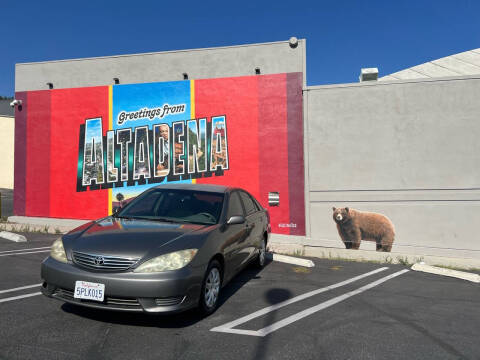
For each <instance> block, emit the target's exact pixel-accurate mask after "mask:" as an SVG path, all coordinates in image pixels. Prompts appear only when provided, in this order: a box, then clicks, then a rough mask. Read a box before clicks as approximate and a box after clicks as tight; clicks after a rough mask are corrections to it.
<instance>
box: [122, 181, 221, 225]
mask: <svg viewBox="0 0 480 360" xmlns="http://www.w3.org/2000/svg"><path fill="white" fill-rule="evenodd" d="M223 198H224V194H222V193H213V192H204V191H195V190H176V189H175V190H172V189H153V190H148V191H146V192H144V193H143V194H140V195H139V196H138V197H137V198H135V199H134V200H132V201H131V202H130V203H129V204H128V205H126V206H125V207H124V208H123V209H121V210H120V211H119V212H118V213H117V214H116V216H117V217H122V218H135V219H148V220H158V221H167V222H181V223H183V222H185V223H197V224H208V225H210V224H217V223H218V221H219V218H220V213H221V211H222V206H223Z"/></svg>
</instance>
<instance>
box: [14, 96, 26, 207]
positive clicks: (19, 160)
mask: <svg viewBox="0 0 480 360" xmlns="http://www.w3.org/2000/svg"><path fill="white" fill-rule="evenodd" d="M27 98H28V94H27V93H26V92H17V93H15V99H18V100H21V101H22V105H21V106H17V108H16V109H15V158H14V168H15V171H14V180H13V181H14V183H13V186H14V189H15V191H14V192H13V213H14V214H15V215H25V203H26V198H25V183H26V178H27V177H26V171H27V110H28V101H27Z"/></svg>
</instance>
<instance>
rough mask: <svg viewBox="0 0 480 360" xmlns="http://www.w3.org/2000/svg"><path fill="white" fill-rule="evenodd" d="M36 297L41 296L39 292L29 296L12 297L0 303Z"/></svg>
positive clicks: (1, 300)
mask: <svg viewBox="0 0 480 360" xmlns="http://www.w3.org/2000/svg"><path fill="white" fill-rule="evenodd" d="M37 295H42V293H41V292H36V293H31V294H25V295H19V296H13V297H9V298H5V299H0V303H3V302H7V301H13V300H18V299H24V298H28V297H32V296H37Z"/></svg>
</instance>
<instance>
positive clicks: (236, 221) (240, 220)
mask: <svg viewBox="0 0 480 360" xmlns="http://www.w3.org/2000/svg"><path fill="white" fill-rule="evenodd" d="M244 222H245V218H244V217H243V216H240V215H235V216H232V217H230V219H228V221H227V225H235V224H243V223H244Z"/></svg>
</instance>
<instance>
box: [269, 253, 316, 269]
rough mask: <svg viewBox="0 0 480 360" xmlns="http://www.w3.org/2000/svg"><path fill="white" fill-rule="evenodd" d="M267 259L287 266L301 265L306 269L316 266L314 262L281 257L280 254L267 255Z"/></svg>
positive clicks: (285, 256)
mask: <svg viewBox="0 0 480 360" xmlns="http://www.w3.org/2000/svg"><path fill="white" fill-rule="evenodd" d="M267 258H269V259H271V260H273V261H279V262H283V263H287V264H293V265H299V266H304V267H314V266H315V264H314V262H313V261H312V260H308V259H301V258H297V257H293V256H287V255H280V254H275V253H272V254H267Z"/></svg>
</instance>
